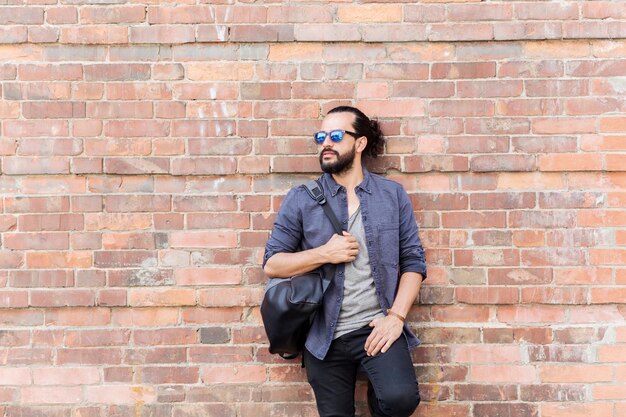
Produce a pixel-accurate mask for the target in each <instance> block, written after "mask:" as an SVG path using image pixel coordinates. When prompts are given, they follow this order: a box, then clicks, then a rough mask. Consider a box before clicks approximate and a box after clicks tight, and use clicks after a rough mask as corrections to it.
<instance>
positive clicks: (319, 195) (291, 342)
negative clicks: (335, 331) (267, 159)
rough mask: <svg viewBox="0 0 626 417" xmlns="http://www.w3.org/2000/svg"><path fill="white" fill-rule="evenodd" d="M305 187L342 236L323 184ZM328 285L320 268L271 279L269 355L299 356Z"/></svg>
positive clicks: (266, 315) (266, 309)
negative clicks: (328, 203) (327, 201)
mask: <svg viewBox="0 0 626 417" xmlns="http://www.w3.org/2000/svg"><path fill="white" fill-rule="evenodd" d="M304 186H305V187H306V190H307V191H308V192H309V195H310V196H311V198H313V199H314V200H316V201H317V202H318V204H319V205H321V206H322V208H323V209H324V212H325V213H326V215H327V216H328V218H329V219H330V221H331V222H332V223H333V227H334V229H335V232H337V233H338V234H342V229H341V226H340V225H339V221H338V220H337V217H336V216H335V214H334V213H333V211H332V209H331V208H330V207H329V206H328V205H327V204H326V199H325V198H324V192H323V189H322V186H321V184H320V183H319V182H318V181H310V182H309V183H307V184H305V185H304ZM329 284H330V278H329V277H324V274H323V272H322V269H321V268H319V269H317V270H314V271H311V272H307V273H305V274H300V275H295V276H293V277H291V278H270V280H269V282H268V285H267V288H266V290H265V296H264V297H263V301H262V302H261V317H262V319H263V325H264V327H265V333H266V334H267V338H268V339H269V342H270V347H269V351H270V353H275V354H278V355H280V356H281V357H283V358H285V359H293V358H295V357H296V356H298V353H300V351H301V350H302V348H303V347H304V342H305V340H306V336H307V334H308V332H309V328H310V327H311V323H312V322H313V318H314V317H315V313H316V312H317V310H318V309H319V308H320V307H321V305H322V302H323V299H324V292H325V291H326V289H327V288H328V285H329Z"/></svg>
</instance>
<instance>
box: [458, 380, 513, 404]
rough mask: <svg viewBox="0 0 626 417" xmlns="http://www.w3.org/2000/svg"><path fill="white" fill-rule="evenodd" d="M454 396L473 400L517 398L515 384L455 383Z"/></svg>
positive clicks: (511, 399) (459, 398) (509, 399)
mask: <svg viewBox="0 0 626 417" xmlns="http://www.w3.org/2000/svg"><path fill="white" fill-rule="evenodd" d="M454 398H456V399H457V400H461V401H463V400H471V401H514V400H516V399H517V387H516V386H515V385H493V384H489V385H484V384H455V386H454Z"/></svg>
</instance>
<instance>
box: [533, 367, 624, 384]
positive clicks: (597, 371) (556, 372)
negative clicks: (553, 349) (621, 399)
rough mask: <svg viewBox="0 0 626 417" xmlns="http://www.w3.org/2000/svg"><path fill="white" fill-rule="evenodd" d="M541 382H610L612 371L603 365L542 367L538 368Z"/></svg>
mask: <svg viewBox="0 0 626 417" xmlns="http://www.w3.org/2000/svg"><path fill="white" fill-rule="evenodd" d="M539 373H540V378H541V381H542V382H585V383H592V382H610V381H611V379H612V376H611V375H612V370H611V367H610V366H605V365H601V364H598V365H587V364H585V365H582V364H581V365H572V364H568V365H542V366H541V367H540V368H539Z"/></svg>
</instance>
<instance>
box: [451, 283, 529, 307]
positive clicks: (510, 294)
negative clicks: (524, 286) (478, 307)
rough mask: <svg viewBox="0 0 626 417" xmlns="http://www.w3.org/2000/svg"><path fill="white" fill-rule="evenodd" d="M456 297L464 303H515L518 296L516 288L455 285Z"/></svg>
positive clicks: (517, 300)
mask: <svg viewBox="0 0 626 417" xmlns="http://www.w3.org/2000/svg"><path fill="white" fill-rule="evenodd" d="M456 299H457V301H458V302H460V303H466V304H516V303H518V302H519V300H520V297H519V291H518V290H517V288H475V287H457V288H456Z"/></svg>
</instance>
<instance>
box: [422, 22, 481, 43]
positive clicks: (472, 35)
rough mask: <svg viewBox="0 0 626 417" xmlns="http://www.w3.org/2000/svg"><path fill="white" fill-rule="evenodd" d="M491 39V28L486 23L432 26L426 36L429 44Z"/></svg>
mask: <svg viewBox="0 0 626 417" xmlns="http://www.w3.org/2000/svg"><path fill="white" fill-rule="evenodd" d="M492 39H493V27H492V26H491V25H489V24H486V23H476V24H471V23H459V24H456V25H448V24H433V25H432V27H431V31H430V33H429V36H428V40H429V41H431V42H438V41H489V40H492Z"/></svg>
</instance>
